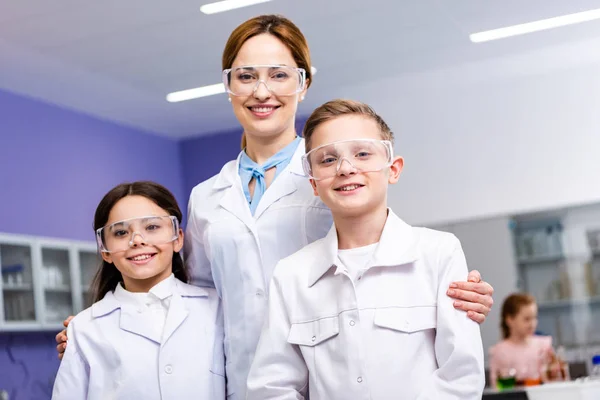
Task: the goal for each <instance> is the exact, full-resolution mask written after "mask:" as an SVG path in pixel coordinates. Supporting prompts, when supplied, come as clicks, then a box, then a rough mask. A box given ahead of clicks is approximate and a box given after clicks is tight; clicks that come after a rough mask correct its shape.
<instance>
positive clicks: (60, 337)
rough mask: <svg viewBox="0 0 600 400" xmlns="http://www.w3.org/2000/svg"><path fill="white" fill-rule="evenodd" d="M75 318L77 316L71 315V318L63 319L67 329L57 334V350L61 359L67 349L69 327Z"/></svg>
mask: <svg viewBox="0 0 600 400" xmlns="http://www.w3.org/2000/svg"><path fill="white" fill-rule="evenodd" d="M73 318H75V317H74V316H73V315H71V316H70V317H69V318H67V319H65V320H64V321H63V325H64V327H65V329H63V330H62V331H60V332H59V333H58V334H57V335H56V338H55V339H56V351H57V352H58V359H59V360H62V358H63V356H64V355H65V350H66V349H67V327H68V326H69V323H70V322H71V320H72V319H73Z"/></svg>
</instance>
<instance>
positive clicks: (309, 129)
mask: <svg viewBox="0 0 600 400" xmlns="http://www.w3.org/2000/svg"><path fill="white" fill-rule="evenodd" d="M344 115H362V116H365V117H369V118H371V119H373V120H374V121H375V123H376V124H377V125H378V126H379V129H380V130H381V136H382V138H383V139H384V140H389V141H391V142H392V143H393V142H394V133H393V132H392V130H391V129H390V127H389V126H388V124H387V123H386V122H385V121H384V120H383V118H381V117H380V116H379V115H378V114H377V113H376V112H375V110H373V109H372V108H371V107H370V106H369V105H367V104H365V103H361V102H360V101H354V100H346V99H336V100H331V101H328V102H327V103H325V104H323V105H321V106H319V107H317V109H316V110H315V111H313V112H312V114H311V115H310V117H308V119H307V120H306V123H305V124H304V129H303V131H302V136H304V139H305V146H306V152H309V151H310V145H311V144H310V142H311V137H312V134H313V133H314V132H315V130H316V129H317V128H318V127H319V125H321V124H324V123H325V122H327V121H330V120H332V119H335V118H337V117H341V116H344Z"/></svg>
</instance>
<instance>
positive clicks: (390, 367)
mask: <svg viewBox="0 0 600 400" xmlns="http://www.w3.org/2000/svg"><path fill="white" fill-rule="evenodd" d="M337 249H338V243H337V234H336V230H335V227H333V228H332V229H331V231H330V232H329V234H328V235H327V236H326V238H324V239H323V240H319V241H317V242H315V243H313V244H311V245H309V246H307V247H305V248H304V249H302V250H301V251H299V252H297V253H296V254H294V255H292V256H291V257H288V258H286V259H284V260H282V261H281V262H280V263H279V264H278V265H277V267H276V269H275V274H274V277H273V280H272V282H271V289H270V298H269V311H268V315H267V316H266V318H265V319H266V321H265V325H264V328H263V331H262V335H261V338H260V342H259V345H258V349H257V351H256V356H255V359H254V363H253V365H252V369H251V370H250V376H249V378H248V396H247V399H248V400H270V399H278V400H291V399H304V398H307V397H308V395H310V396H309V397H310V399H311V400H335V399H340V400H342V399H343V400H347V399H353V400H357V399H364V400H367V399H368V400H383V399H390V400H392V399H394V400H395V399H419V400H425V399H427V400H450V399H456V400H459V399H460V400H475V399H477V400H480V399H481V395H482V392H483V387H484V365H483V349H482V344H481V336H480V332H479V325H478V324H477V323H475V322H473V321H471V320H470V319H469V318H468V317H467V316H466V314H465V313H464V312H462V311H458V310H456V309H454V307H453V305H452V303H453V301H452V299H451V298H449V297H448V296H447V295H446V291H447V289H448V285H449V284H450V282H452V281H456V280H462V279H464V277H465V275H466V274H467V265H466V261H465V257H464V254H463V252H462V249H461V246H460V243H459V241H458V239H456V237H455V236H454V235H451V234H448V233H443V232H438V231H433V230H429V229H425V228H413V227H411V226H409V225H407V224H406V223H404V222H403V221H402V220H401V219H400V218H398V217H397V216H396V215H395V214H394V213H393V212H392V211H391V210H390V211H389V216H388V219H387V222H386V224H385V227H384V230H383V232H382V236H381V240H380V242H379V245H378V246H377V247H376V248H375V250H374V254H373V258H372V261H371V262H370V263H369V264H368V266H369V268H368V269H367V270H366V272H362V273H361V274H360V275H358V277H357V278H356V280H355V281H352V279H351V278H350V276H349V275H348V274H347V272H346V271H345V270H344V267H343V266H342V265H341V263H339V262H338V257H337Z"/></svg>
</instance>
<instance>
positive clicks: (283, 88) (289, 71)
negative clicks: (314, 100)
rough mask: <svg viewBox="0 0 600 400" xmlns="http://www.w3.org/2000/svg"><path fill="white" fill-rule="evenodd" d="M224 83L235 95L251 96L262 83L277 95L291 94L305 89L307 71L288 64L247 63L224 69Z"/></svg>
mask: <svg viewBox="0 0 600 400" xmlns="http://www.w3.org/2000/svg"><path fill="white" fill-rule="evenodd" d="M223 83H224V84H225V89H226V90H227V92H228V93H230V94H232V95H234V96H250V95H252V94H254V92H255V91H256V90H258V87H259V86H260V84H261V83H262V84H264V85H265V87H266V88H267V90H268V91H269V92H271V93H272V94H274V95H276V96H291V95H293V94H296V93H300V92H301V91H302V90H304V84H305V83H306V71H305V70H304V69H302V68H295V67H289V66H287V65H245V66H242V67H235V68H230V69H226V70H224V71H223Z"/></svg>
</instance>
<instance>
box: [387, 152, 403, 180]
mask: <svg viewBox="0 0 600 400" xmlns="http://www.w3.org/2000/svg"><path fill="white" fill-rule="evenodd" d="M402 169H404V158H402V157H395V158H394V160H393V161H392V165H390V176H389V177H388V182H389V183H390V184H394V183H396V182H398V180H399V179H400V174H401V173H402Z"/></svg>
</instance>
